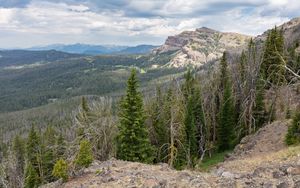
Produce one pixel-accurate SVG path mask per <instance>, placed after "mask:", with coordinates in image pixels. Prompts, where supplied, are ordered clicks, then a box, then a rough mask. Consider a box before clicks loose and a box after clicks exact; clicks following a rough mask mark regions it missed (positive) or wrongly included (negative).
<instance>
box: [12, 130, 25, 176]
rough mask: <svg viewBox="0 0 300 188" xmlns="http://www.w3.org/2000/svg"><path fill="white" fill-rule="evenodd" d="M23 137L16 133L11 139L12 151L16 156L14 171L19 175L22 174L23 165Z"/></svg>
mask: <svg viewBox="0 0 300 188" xmlns="http://www.w3.org/2000/svg"><path fill="white" fill-rule="evenodd" d="M24 144H25V143H24V141H23V139H22V138H21V137H20V136H19V135H17V136H16V137H15V138H14V141H13V153H14V155H15V158H16V171H17V173H18V175H19V176H20V177H22V176H23V172H24V166H25V145H24Z"/></svg>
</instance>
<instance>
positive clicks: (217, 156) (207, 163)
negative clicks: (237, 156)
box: [198, 151, 231, 172]
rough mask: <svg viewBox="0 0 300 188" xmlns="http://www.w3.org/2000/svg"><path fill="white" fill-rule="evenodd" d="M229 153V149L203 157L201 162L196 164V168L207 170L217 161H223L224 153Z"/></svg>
mask: <svg viewBox="0 0 300 188" xmlns="http://www.w3.org/2000/svg"><path fill="white" fill-rule="evenodd" d="M228 153H231V151H224V152H221V153H214V154H213V155H212V157H205V158H204V159H203V160H202V161H201V162H199V164H198V169H199V170H201V171H205V172H207V171H209V170H210V169H211V168H213V167H214V166H216V165H217V164H218V163H220V162H223V161H224V157H225V156H226V154H228Z"/></svg>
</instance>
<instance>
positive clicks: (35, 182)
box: [24, 163, 41, 188]
mask: <svg viewBox="0 0 300 188" xmlns="http://www.w3.org/2000/svg"><path fill="white" fill-rule="evenodd" d="M40 184H41V182H40V179H39V176H38V173H37V171H36V170H35V168H34V167H33V166H32V165H31V163H28V164H27V166H26V170H25V182H24V188H36V187H38V186H39V185H40Z"/></svg>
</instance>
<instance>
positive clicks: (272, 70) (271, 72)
mask: <svg viewBox="0 0 300 188" xmlns="http://www.w3.org/2000/svg"><path fill="white" fill-rule="evenodd" d="M283 57H284V39H283V33H282V31H279V30H278V29H277V28H276V27H275V28H274V29H272V30H271V31H270V32H269V33H268V36H267V40H266V42H265V50H264V55H263V61H262V64H261V75H262V78H263V79H264V80H268V82H270V83H271V84H273V85H275V86H277V85H281V84H283V83H285V81H286V80H285V74H286V70H285V67H284V66H285V61H283V60H282V58H283Z"/></svg>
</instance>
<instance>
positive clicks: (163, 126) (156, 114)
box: [151, 88, 170, 162]
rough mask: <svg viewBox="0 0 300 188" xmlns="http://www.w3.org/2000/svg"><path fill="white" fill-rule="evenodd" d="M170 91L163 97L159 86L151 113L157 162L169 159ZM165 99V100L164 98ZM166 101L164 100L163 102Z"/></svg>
mask: <svg viewBox="0 0 300 188" xmlns="http://www.w3.org/2000/svg"><path fill="white" fill-rule="evenodd" d="M169 94H170V92H168V93H167V96H166V97H164V98H163V96H162V94H161V90H160V88H157V91H156V99H155V101H154V104H153V107H152V108H153V114H152V115H151V116H152V117H151V119H152V121H153V122H152V125H153V129H154V134H155V136H154V137H155V142H154V145H155V147H156V151H157V158H156V162H167V161H168V157H167V155H168V149H167V147H168V143H169V130H168V122H167V121H166V119H169V115H170V104H169V101H170V96H169ZM164 99H165V100H164ZM163 101H164V102H163Z"/></svg>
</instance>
